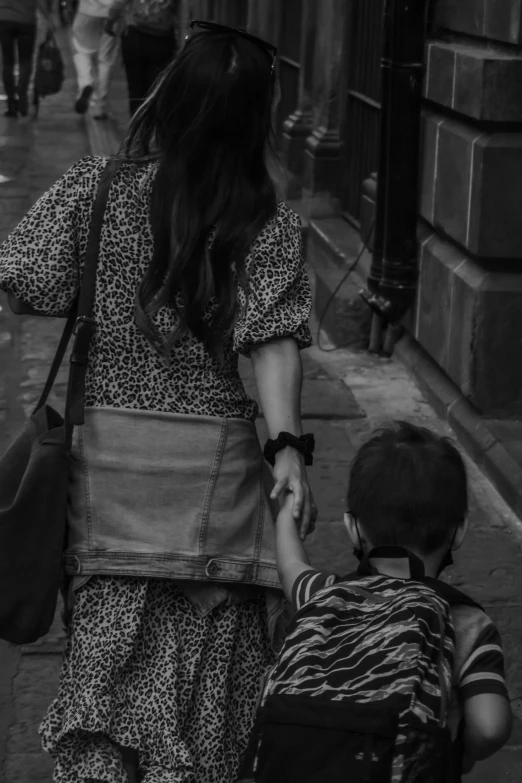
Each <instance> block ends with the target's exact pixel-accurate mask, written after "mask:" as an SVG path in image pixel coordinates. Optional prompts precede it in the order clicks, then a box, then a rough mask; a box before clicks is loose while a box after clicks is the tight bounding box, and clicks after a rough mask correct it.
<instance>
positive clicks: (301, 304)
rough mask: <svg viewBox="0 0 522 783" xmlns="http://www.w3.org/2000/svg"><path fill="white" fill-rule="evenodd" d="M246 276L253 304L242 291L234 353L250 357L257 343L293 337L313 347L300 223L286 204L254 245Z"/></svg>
mask: <svg viewBox="0 0 522 783" xmlns="http://www.w3.org/2000/svg"><path fill="white" fill-rule="evenodd" d="M247 274H248V280H249V295H248V301H247V299H246V297H245V294H244V292H243V290H242V289H241V288H240V289H239V294H238V297H239V305H240V312H239V316H238V318H237V321H236V325H235V328H234V350H235V351H237V352H238V353H242V354H243V355H245V356H249V354H250V351H251V350H252V348H253V347H254V346H255V345H259V344H261V343H265V342H267V341H268V340H271V339H273V338H276V337H293V338H294V339H295V340H296V342H297V344H298V346H299V348H301V349H302V348H307V347H308V346H309V345H311V343H312V337H311V334H310V329H309V327H308V318H309V316H310V310H311V307H312V296H311V292H310V283H309V280H308V275H307V272H306V267H305V264H304V255H303V240H302V234H301V220H300V218H299V216H298V215H297V214H296V213H295V212H294V211H293V210H292V209H290V207H288V206H287V205H286V204H284V203H283V202H281V203H280V204H279V205H278V208H277V214H276V215H275V217H274V218H273V219H272V220H271V221H269V222H268V223H267V225H266V226H265V228H264V229H263V230H262V231H261V233H260V234H259V236H258V237H257V239H256V240H255V242H254V244H253V245H252V249H251V251H250V257H249V259H248V261H247Z"/></svg>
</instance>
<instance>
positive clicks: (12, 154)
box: [0, 50, 522, 783]
mask: <svg viewBox="0 0 522 783" xmlns="http://www.w3.org/2000/svg"><path fill="white" fill-rule="evenodd" d="M64 54H66V50H64ZM66 56H67V54H66ZM69 66H70V62H69ZM74 98H75V90H74V85H73V83H72V81H71V79H70V78H69V79H68V80H67V82H66V84H65V86H64V90H63V91H62V93H60V94H59V95H58V96H54V97H52V98H48V99H46V101H45V102H44V104H43V105H42V108H41V113H40V117H39V119H38V120H37V121H34V120H24V121H12V120H11V121H7V120H5V119H4V118H3V117H0V240H2V239H3V238H5V236H6V235H7V234H8V233H9V231H10V230H11V229H12V228H13V227H14V226H15V225H16V223H17V222H18V221H19V219H20V218H21V217H22V216H23V215H24V214H25V212H26V211H27V209H28V208H29V207H30V205H31V204H32V203H34V201H35V200H36V199H37V198H38V196H39V195H41V194H42V193H43V192H44V191H45V190H46V189H47V188H48V187H49V186H50V185H51V184H52V183H53V182H54V181H55V180H56V179H57V178H58V177H59V176H60V175H61V174H62V173H63V172H64V171H65V170H66V169H67V168H68V167H69V166H70V165H72V164H73V163H74V162H75V161H76V160H77V159H78V158H80V157H81V156H83V155H85V154H88V152H89V148H88V142H87V135H86V132H85V126H84V123H83V120H81V119H80V118H78V116H77V115H76V114H74V111H73V109H72V106H73V102H74ZM120 115H121V116H123V113H122V109H121V107H120ZM2 176H3V177H5V178H6V179H5V180H2V179H1V177H2ZM0 307H1V308H2V309H1V311H0V451H3V449H4V447H5V446H6V444H7V442H8V441H9V439H10V438H11V437H12V435H13V434H14V433H15V432H16V430H17V429H18V427H19V426H20V423H21V422H22V421H23V418H24V416H26V415H28V413H29V412H30V411H31V408H32V406H33V405H34V403H35V401H36V399H37V395H38V393H39V391H40V389H41V386H42V383H43V380H44V378H45V375H46V371H47V369H48V366H49V363H50V360H51V358H52V356H53V354H54V350H55V347H56V344H57V341H58V338H59V334H60V331H61V329H62V327H63V322H62V321H60V320H57V319H41V318H31V317H27V316H23V317H17V316H14V315H13V314H11V313H10V311H9V309H8V308H7V303H6V297H5V296H4V295H3V294H1V293H0ZM304 361H305V376H306V377H305V385H304V393H303V415H304V417H305V430H306V431H312V432H314V433H315V435H316V438H317V454H316V460H315V464H314V466H313V468H311V469H310V476H311V481H312V486H313V489H314V495H315V498H316V502H317V505H318V507H319V509H320V516H319V521H318V525H317V531H316V533H315V534H314V535H313V536H312V537H310V539H309V550H310V553H311V557H312V562H313V564H314V565H315V566H317V567H319V568H325V569H331V570H333V571H337V572H340V573H343V572H344V573H346V572H348V571H350V570H353V567H354V565H355V563H354V560H353V557H352V555H351V549H350V547H349V545H348V541H347V539H346V536H345V533H344V528H343V526H342V522H341V519H342V514H343V511H344V508H345V491H346V478H347V473H348V467H349V462H350V460H351V458H352V456H353V454H354V450H355V449H356V448H357V446H358V445H359V444H360V443H361V442H362V441H363V440H364V439H365V438H366V437H367V436H368V433H369V432H371V430H372V429H373V428H374V427H375V426H377V425H379V424H381V423H383V422H385V421H387V420H389V419H397V418H404V419H408V420H410V421H413V422H416V423H419V424H423V425H424V426H430V427H432V428H434V429H436V430H438V431H440V432H447V430H446V427H445V425H444V424H443V423H442V422H441V421H440V420H439V419H438V417H437V416H436V414H435V413H434V412H433V410H432V409H431V408H430V406H429V405H428V403H427V402H426V400H425V399H424V397H423V396H422V394H421V392H420V391H419V389H418V387H417V386H416V385H415V383H414V382H413V381H412V379H411V377H410V376H409V375H408V373H407V372H406V370H405V369H404V368H403V367H402V366H401V365H400V364H399V363H398V362H397V361H395V360H390V361H387V360H382V359H379V358H376V357H372V356H369V355H368V354H366V353H364V352H360V353H358V352H354V351H348V350H338V351H335V352H332V353H323V352H322V351H320V350H319V349H318V348H316V347H313V348H311V349H309V350H308V351H306V352H305V354H304ZM242 371H243V374H244V377H245V383H246V384H247V387H248V388H251V389H252V390H253V385H252V372H251V368H250V366H249V364H248V362H242ZM65 380H66V370H65V369H63V370H62V372H61V374H60V376H59V379H58V383H57V385H56V388H55V391H54V397H53V400H52V402H53V404H56V405H57V407H60V406H61V405H63V398H64V393H65ZM258 426H259V431H260V437H261V438H262V439H264V438H265V437H266V435H265V429H264V422H263V419H262V418H261V419H260V420H259V425H258ZM467 464H468V468H469V474H470V484H471V511H470V518H471V531H470V534H469V538H468V540H467V541H466V544H465V546H464V547H463V549H462V550H461V552H460V553H459V555H458V558H457V562H456V565H455V566H454V567H453V568H452V569H451V570H450V571H449V572H448V578H449V581H451V583H452V584H454V585H456V586H458V587H459V588H461V589H463V590H465V591H467V592H469V593H470V594H471V595H472V596H473V597H474V598H476V599H477V600H478V601H480V602H481V603H483V605H484V606H485V607H486V608H487V611H488V612H489V613H490V614H491V616H492V617H493V619H494V620H495V622H496V623H497V625H498V627H499V629H500V631H501V633H502V635H503V640H504V646H505V651H506V660H507V670H508V683H509V687H510V691H511V695H512V699H513V708H514V711H515V714H516V715H517V719H516V721H515V730H514V732H513V736H512V738H511V741H510V743H509V744H508V746H507V747H506V748H505V749H504V750H502V751H501V752H500V753H498V754H496V755H495V756H494V757H493V758H492V759H490V760H488V761H487V762H484V763H482V764H479V765H477V767H476V769H475V771H474V772H473V773H472V774H471V775H469V776H467V777H466V778H465V780H466V781H467V782H468V781H469V783H486V782H487V783H490V782H491V781H492V780H495V781H498V783H500V782H501V781H505V782H506V783H515V781H517V783H520V781H521V780H522V653H521V651H522V543H521V542H522V526H521V524H520V521H519V520H517V518H516V517H515V516H514V515H513V513H512V512H511V511H510V509H509V508H508V507H507V506H506V504H505V503H504V502H503V501H502V499H501V498H500V496H499V495H498V493H497V492H496V491H495V489H494V488H493V487H492V485H491V483H490V482H489V481H488V480H487V479H486V478H485V477H484V476H483V475H482V474H481V473H480V471H479V470H478V469H477V468H476V467H475V466H474V465H473V464H472V463H471V462H470V461H469V460H468V459H467ZM62 649H63V634H62V631H61V626H60V623H59V622H58V621H57V622H55V625H54V627H53V629H52V631H51V633H50V634H49V635H48V636H47V637H46V638H45V639H43V640H41V641H40V642H38V643H37V644H34V645H30V646H27V647H23V648H21V649H20V648H16V647H14V646H11V645H6V644H2V643H0V780H1V781H2V783H50V781H51V780H52V764H51V763H50V761H49V759H48V758H47V757H46V756H45V755H44V754H43V753H42V752H41V750H40V746H39V739H38V736H37V727H38V724H39V722H40V720H41V717H42V715H43V713H44V712H45V709H46V707H47V705H48V703H49V702H50V701H51V699H52V698H53V697H54V695H55V693H56V689H57V682H58V675H59V669H60V657H61V652H62Z"/></svg>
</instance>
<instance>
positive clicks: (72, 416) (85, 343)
mask: <svg viewBox="0 0 522 783" xmlns="http://www.w3.org/2000/svg"><path fill="white" fill-rule="evenodd" d="M119 165H120V161H119V160H109V162H108V163H107V165H106V167H105V169H104V170H103V172H102V175H101V177H100V182H99V184H98V190H97V193H96V198H95V201H94V207H93V211H92V216H91V224H90V228H89V238H88V241H87V252H86V254H85V263H84V267H83V274H82V279H81V284H80V294H79V296H78V299H77V300H76V302H75V304H74V306H73V309H72V310H71V313H70V315H69V316H68V318H67V323H66V324H65V327H64V330H63V334H62V336H61V339H60V343H59V345H58V348H57V350H56V354H55V356H54V359H53V362H52V365H51V369H50V370H49V375H48V377H47V381H46V383H45V386H44V389H43V391H42V394H41V396H40V399H39V401H38V404H37V405H36V408H35V411H37V410H39V409H40V408H41V407H42V406H43V405H45V403H46V401H47V398H48V396H49V394H50V392H51V389H52V387H53V385H54V382H55V380H56V376H57V374H58V370H59V369H60V365H61V363H62V361H63V358H64V356H65V352H66V350H67V345H68V344H69V340H70V338H71V335H73V334H74V343H73V349H72V352H71V357H70V370H69V383H68V387H67V397H66V402H65V443H66V448H67V450H69V449H70V447H71V443H72V432H73V427H74V425H77V424H83V422H84V398H85V376H86V373H87V362H88V355H89V347H90V343H91V339H92V336H93V334H94V329H95V326H96V324H95V321H94V318H93V310H94V295H95V289H96V270H97V267H98V256H99V249H100V237H101V232H102V227H103V218H104V215H105V208H106V206H107V200H108V197H109V189H110V186H111V182H112V179H113V177H114V174H115V172H116V169H117V168H118V166H119Z"/></svg>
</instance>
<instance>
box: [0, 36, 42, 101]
mask: <svg viewBox="0 0 522 783" xmlns="http://www.w3.org/2000/svg"><path fill="white" fill-rule="evenodd" d="M35 41H36V24H20V23H19V22H0V46H1V47H2V62H3V79H4V87H5V92H6V95H7V100H8V103H9V105H10V107H11V106H12V105H13V103H14V102H15V101H16V97H17V96H18V99H19V100H21V101H22V102H25V103H27V90H28V87H29V81H30V79H31V70H32V65H33V53H34V45H35ZM15 50H17V52H18V66H19V74H18V84H16V82H15V76H14V65H15Z"/></svg>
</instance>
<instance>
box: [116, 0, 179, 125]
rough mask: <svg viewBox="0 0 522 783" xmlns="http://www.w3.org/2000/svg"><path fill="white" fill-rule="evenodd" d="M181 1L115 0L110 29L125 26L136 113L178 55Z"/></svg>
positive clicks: (124, 53) (125, 56) (125, 50)
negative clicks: (178, 19)
mask: <svg viewBox="0 0 522 783" xmlns="http://www.w3.org/2000/svg"><path fill="white" fill-rule="evenodd" d="M178 5H179V2H178V0H112V4H111V7H110V11H109V19H108V22H107V25H106V30H107V31H108V32H109V33H111V34H115V32H116V30H117V29H118V27H119V28H120V29H123V35H122V42H121V49H122V57H123V65H124V68H125V74H126V76H127V85H128V90H129V110H130V115H131V117H132V115H133V114H134V113H135V112H136V111H137V110H138V109H139V108H140V106H141V105H142V103H143V101H144V100H145V97H146V95H147V93H148V92H149V90H150V88H151V87H152V85H153V84H154V82H155V80H156V78H157V77H158V76H159V74H160V73H161V72H162V71H163V69H164V68H166V67H167V65H168V64H169V62H170V61H171V60H172V58H173V57H174V55H175V54H176V49H177V42H176V19H177V11H178Z"/></svg>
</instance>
